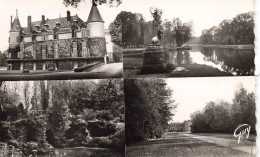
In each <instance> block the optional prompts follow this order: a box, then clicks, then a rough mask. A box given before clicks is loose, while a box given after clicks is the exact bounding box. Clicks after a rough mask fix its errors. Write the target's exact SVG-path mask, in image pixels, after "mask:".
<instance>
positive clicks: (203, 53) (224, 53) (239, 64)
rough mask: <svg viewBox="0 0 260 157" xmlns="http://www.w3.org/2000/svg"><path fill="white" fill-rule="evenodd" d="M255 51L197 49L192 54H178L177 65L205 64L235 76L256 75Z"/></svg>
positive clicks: (186, 52) (185, 52) (184, 52)
mask: <svg viewBox="0 0 260 157" xmlns="http://www.w3.org/2000/svg"><path fill="white" fill-rule="evenodd" d="M254 57H255V53H254V50H253V49H222V48H206V47H195V48H193V50H192V51H191V52H188V51H183V52H177V65H183V64H185V65H187V64H191V63H192V64H204V65H208V66H212V67H214V68H218V69H219V70H221V71H225V72H228V73H231V74H233V75H238V76H242V75H254V71H255V64H254Z"/></svg>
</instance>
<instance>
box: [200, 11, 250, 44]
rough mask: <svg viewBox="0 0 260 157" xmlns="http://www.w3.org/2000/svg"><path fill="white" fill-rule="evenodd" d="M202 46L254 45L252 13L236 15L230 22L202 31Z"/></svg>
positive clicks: (226, 21)
mask: <svg viewBox="0 0 260 157" xmlns="http://www.w3.org/2000/svg"><path fill="white" fill-rule="evenodd" d="M200 39H201V41H202V42H203V44H223V45H239V44H254V39H255V35H254V13H253V12H248V13H243V14H238V15H237V16H236V17H234V18H233V19H232V20H230V19H225V20H223V21H222V22H221V23H220V24H219V26H218V27H216V26H213V27H212V28H210V29H206V30H203V31H202V35H201V37H200Z"/></svg>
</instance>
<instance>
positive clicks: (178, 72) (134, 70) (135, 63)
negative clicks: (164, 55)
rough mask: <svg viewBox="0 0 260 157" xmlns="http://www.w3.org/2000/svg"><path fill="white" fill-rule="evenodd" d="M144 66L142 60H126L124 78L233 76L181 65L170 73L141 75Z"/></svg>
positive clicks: (211, 69)
mask: <svg viewBox="0 0 260 157" xmlns="http://www.w3.org/2000/svg"><path fill="white" fill-rule="evenodd" d="M142 65H143V59H142V58H124V78H146V77H165V78H169V77H208V76H233V75H232V74H231V73H227V72H224V71H220V70H219V69H217V68H213V67H212V66H207V65H200V64H189V65H180V66H177V67H176V69H175V70H173V71H172V72H170V73H162V74H141V68H142Z"/></svg>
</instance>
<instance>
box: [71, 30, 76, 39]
mask: <svg viewBox="0 0 260 157" xmlns="http://www.w3.org/2000/svg"><path fill="white" fill-rule="evenodd" d="M76 37H77V32H76V30H75V29H72V38H76Z"/></svg>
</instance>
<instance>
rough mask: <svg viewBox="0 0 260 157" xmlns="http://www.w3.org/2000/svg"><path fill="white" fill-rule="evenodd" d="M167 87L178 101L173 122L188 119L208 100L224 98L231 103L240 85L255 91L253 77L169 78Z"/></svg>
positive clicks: (249, 90)
mask: <svg viewBox="0 0 260 157" xmlns="http://www.w3.org/2000/svg"><path fill="white" fill-rule="evenodd" d="M166 82H167V84H168V87H169V88H171V89H172V90H173V99H174V100H176V103H178V104H179V105H178V107H177V109H176V112H175V113H176V115H175V116H174V117H173V121H174V122H183V121H184V120H189V119H190V114H191V113H193V112H195V111H198V110H202V109H203V108H204V107H205V105H206V103H208V102H210V101H220V100H224V101H227V102H230V103H232V99H233V98H234V93H235V91H236V90H237V89H238V88H239V87H240V86H241V85H242V86H243V87H244V88H245V89H247V91H248V92H254V93H255V77H254V76H250V77H247V76H244V77H210V78H209V77H200V78H169V79H166Z"/></svg>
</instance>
